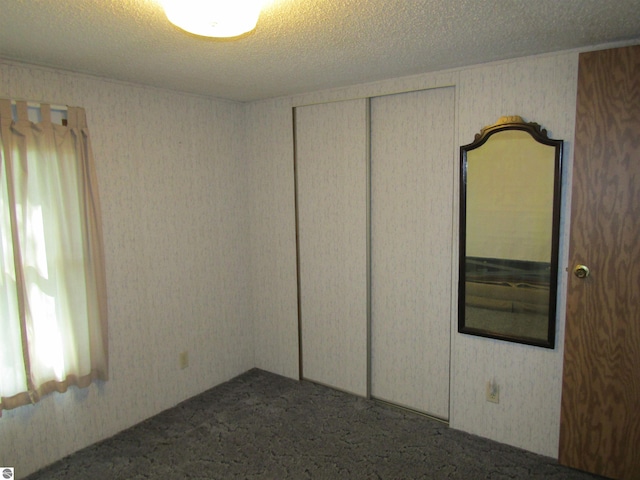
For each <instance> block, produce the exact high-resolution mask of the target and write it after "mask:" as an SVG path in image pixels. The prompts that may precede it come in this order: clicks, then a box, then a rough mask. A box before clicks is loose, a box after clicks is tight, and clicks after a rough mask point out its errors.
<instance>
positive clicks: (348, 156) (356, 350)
mask: <svg viewBox="0 0 640 480" xmlns="http://www.w3.org/2000/svg"><path fill="white" fill-rule="evenodd" d="M367 116H368V113H367V101H366V100H364V99H363V100H355V101H347V102H336V103H329V104H322V105H312V106H305V107H298V108H296V110H295V127H296V188H297V205H298V268H299V276H298V278H299V295H300V298H299V300H300V303H299V305H300V342H301V376H302V378H305V379H307V380H312V381H316V382H319V383H322V384H325V385H329V386H331V387H335V388H338V389H340V390H345V391H348V392H352V393H355V394H358V395H363V396H364V395H366V394H367V216H366V212H367V172H368V168H367V162H368V118H367Z"/></svg>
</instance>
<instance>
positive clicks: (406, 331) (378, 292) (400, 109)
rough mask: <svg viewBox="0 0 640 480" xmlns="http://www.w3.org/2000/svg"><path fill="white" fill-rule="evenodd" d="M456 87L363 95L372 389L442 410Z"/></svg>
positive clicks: (433, 411)
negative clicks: (367, 101) (367, 110)
mask: <svg viewBox="0 0 640 480" xmlns="http://www.w3.org/2000/svg"><path fill="white" fill-rule="evenodd" d="M453 133H454V89H453V88H439V89H433V90H424V91H419V92H411V93H405V94H400V95H390V96H385V97H377V98H373V99H372V100H371V230H372V234H371V238H372V240H371V242H372V243H371V276H372V284H371V289H372V290H371V295H372V320H371V322H372V326H371V332H372V340H371V348H372V354H371V355H372V360H371V362H372V365H371V367H372V380H371V381H372V385H371V394H372V396H373V397H374V398H377V399H380V400H385V401H388V402H391V403H395V404H398V405H401V406H405V407H408V408H411V409H414V410H418V411H421V412H425V413H428V414H430V415H433V416H435V417H439V418H443V419H448V417H449V354H450V328H451V289H452V277H451V275H452V267H451V265H452V255H453V254H454V243H455V242H454V240H453V238H452V232H453V230H452V229H453V206H454V204H453V199H454V194H453V193H454V192H453V182H454V169H455V167H456V165H457V162H456V159H455V154H454V152H455V147H454V145H453Z"/></svg>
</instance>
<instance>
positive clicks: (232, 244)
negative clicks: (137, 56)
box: [0, 63, 285, 476]
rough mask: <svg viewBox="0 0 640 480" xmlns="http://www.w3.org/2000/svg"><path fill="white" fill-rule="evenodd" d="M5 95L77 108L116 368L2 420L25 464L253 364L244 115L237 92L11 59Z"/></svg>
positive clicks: (2, 66) (1, 443)
mask: <svg viewBox="0 0 640 480" xmlns="http://www.w3.org/2000/svg"><path fill="white" fill-rule="evenodd" d="M0 96H2V97H10V98H14V99H26V100H34V101H47V102H51V103H54V104H58V105H59V104H63V105H64V104H69V105H80V106H83V107H84V108H85V109H86V112H87V116H88V122H89V129H90V132H91V134H92V144H93V150H94V155H95V159H96V164H97V173H98V182H99V186H100V193H101V200H102V208H103V224H104V232H105V239H104V240H105V248H106V265H107V282H108V285H107V287H108V297H109V300H108V307H109V320H110V326H109V342H110V348H109V350H110V358H111V380H110V381H109V382H107V383H104V384H100V385H94V386H92V387H90V388H88V389H86V390H77V389H75V388H72V389H70V390H69V392H67V393H66V394H62V395H61V394H57V393H55V394H53V395H50V396H48V397H46V398H44V399H43V400H42V402H41V403H39V404H38V405H36V406H33V407H23V408H19V409H16V410H11V411H6V412H4V413H3V416H2V418H1V419H0V465H11V466H15V467H16V468H17V473H18V474H19V475H20V476H22V475H25V474H27V473H29V472H31V471H33V470H35V469H37V468H39V467H42V466H43V465H45V464H48V463H50V462H52V461H54V460H57V459H59V458H61V457H62V456H64V455H66V454H68V453H70V452H72V451H74V450H76V449H78V448H81V447H84V446H86V445H88V444H91V443H93V442H95V441H97V440H100V439H102V438H105V437H108V436H110V435H113V434H114V433H116V432H118V431H119V430H122V429H123V428H125V427H128V426H131V425H133V424H135V423H137V422H139V421H141V420H143V419H145V418H147V417H149V416H151V415H153V414H155V413H157V412H159V411H161V410H164V409H166V408H168V407H171V406H173V405H175V404H176V403H178V402H180V401H182V400H184V399H186V398H188V397H190V396H193V395H195V394H197V393H199V392H202V391H203V390H206V389H208V388H210V387H212V386H214V385H216V384H218V383H220V382H222V381H224V380H227V379H229V378H231V377H233V376H235V375H237V374H239V373H241V372H243V371H245V370H247V369H249V368H251V367H252V366H253V365H254V362H253V343H252V336H251V324H250V321H249V318H250V314H251V307H250V302H248V300H247V299H248V297H249V294H250V282H249V278H250V272H249V259H248V256H247V255H246V252H248V251H249V239H248V238H249V236H248V223H247V221H246V219H247V214H246V211H247V207H246V201H245V199H246V197H247V188H248V183H247V180H246V179H247V165H246V162H243V161H242V158H241V156H240V155H238V151H240V149H241V148H242V145H243V143H242V133H243V129H244V126H245V125H244V113H243V107H242V106H241V105H239V104H235V103H231V102H223V101H215V100H211V99H204V98H199V97H195V96H189V95H183V94H179V93H173V92H168V91H162V90H157V89H153V88H146V87H140V86H133V85H127V84H123V83H116V82H111V81H106V80H100V79H96V78H92V77H87V76H82V75H75V74H69V73H65V72H59V71H53V70H48V69H43V68H36V67H31V66H24V65H17V64H11V63H0ZM283 178H285V175H283ZM185 351H186V352H188V355H189V367H188V368H186V369H184V370H182V369H181V368H180V364H179V356H180V353H181V352H185Z"/></svg>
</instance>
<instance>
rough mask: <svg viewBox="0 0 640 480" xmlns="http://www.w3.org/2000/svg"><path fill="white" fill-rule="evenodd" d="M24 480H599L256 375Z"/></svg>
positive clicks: (366, 404)
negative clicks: (185, 479) (184, 479)
mask: <svg viewBox="0 0 640 480" xmlns="http://www.w3.org/2000/svg"><path fill="white" fill-rule="evenodd" d="M27 478H28V480H89V479H91V480H103V479H104V480H119V479H122V480H142V479H158V480H167V479H183V478H187V479H198V480H205V479H206V480H210V479H225V480H226V479H393V480H399V479H465V480H467V479H468V480H479V479H528V480H532V479H533V480H536V479H545V480H560V479H563V480H565V479H566V480H587V479H591V480H593V479H597V478H600V477H596V476H593V475H589V474H586V473H583V472H579V471H576V470H572V469H569V468H566V467H563V466H561V465H558V463H557V462H556V461H555V460H553V459H551V458H547V457H544V456H540V455H535V454H533V453H530V452H526V451H523V450H520V449H518V448H514V447H510V446H507V445H503V444H500V443H497V442H493V441H489V440H486V439H482V438H479V437H477V436H474V435H469V434H466V433H464V432H460V431H457V430H453V429H450V428H449V427H447V426H446V425H445V424H443V423H441V422H438V421H436V420H433V419H430V418H428V417H425V416H422V415H418V414H415V413H412V412H407V411H404V410H400V409H397V408H394V407H391V406H388V405H384V404H381V403H379V402H374V401H370V400H366V399H363V398H360V397H357V396H354V395H350V394H347V393H343V392H339V391H336V390H333V389H330V388H327V387H323V386H320V385H316V384H313V383H311V382H297V381H294V380H291V379H287V378H284V377H281V376H278V375H274V374H271V373H267V372H264V371H261V370H257V369H254V370H251V371H249V372H247V373H245V374H243V375H240V376H239V377H236V378H235V379H233V380H231V381H229V382H226V383H224V384H222V385H219V386H217V387H215V388H212V389H211V390H208V391H206V392H204V393H202V394H200V395H198V396H196V397H193V398H191V399H189V400H187V401H185V402H183V403H181V404H179V405H177V406H176V407H174V408H171V409H169V410H166V411H164V412H162V413H160V414H159V415H156V416H154V417H152V418H150V419H148V420H146V421H144V422H142V423H140V424H138V425H136V426H134V427H132V428H130V429H128V430H126V431H124V432H121V433H119V434H117V435H116V436H114V437H112V438H109V439H107V440H104V441H102V442H99V443H97V444H95V445H92V446H90V447H87V448H85V449H83V450H81V451H79V452H77V453H75V454H73V455H71V456H69V457H67V458H64V459H62V460H60V461H59V462H56V463H55V464H53V465H50V466H49V467H46V468H44V469H43V470H40V471H38V472H36V473H34V474H32V475H30V476H29V477H27Z"/></svg>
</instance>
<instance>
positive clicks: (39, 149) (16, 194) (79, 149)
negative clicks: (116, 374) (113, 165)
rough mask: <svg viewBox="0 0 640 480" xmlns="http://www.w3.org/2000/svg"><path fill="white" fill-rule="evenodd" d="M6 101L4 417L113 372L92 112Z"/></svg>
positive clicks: (1, 268)
mask: <svg viewBox="0 0 640 480" xmlns="http://www.w3.org/2000/svg"><path fill="white" fill-rule="evenodd" d="M29 108H31V104H29V105H28V104H27V103H26V102H15V104H13V103H12V102H11V101H10V100H6V99H0V127H1V130H0V236H1V238H0V415H1V414H2V410H3V409H11V408H15V407H18V406H21V405H26V404H30V403H35V402H37V401H38V400H39V399H40V398H41V397H42V396H43V395H45V394H47V393H50V392H52V391H58V392H64V391H66V390H67V388H68V387H69V385H76V386H78V387H86V386H88V385H89V384H90V383H91V382H92V381H93V380H96V379H100V380H106V379H107V378H108V348H107V303H106V300H107V299H106V282H105V269H104V253H103V246H102V231H101V223H100V204H99V200H98V186H97V181H96V176H95V169H94V162H93V155H92V153H91V144H90V140H89V131H88V129H87V125H86V116H85V112H84V109H82V108H77V107H69V108H68V111H67V125H58V124H55V123H53V122H52V121H51V108H50V106H49V105H45V104H42V105H39V108H38V114H39V121H38V122H32V121H30V120H29V115H28V110H29Z"/></svg>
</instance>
